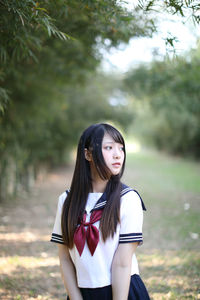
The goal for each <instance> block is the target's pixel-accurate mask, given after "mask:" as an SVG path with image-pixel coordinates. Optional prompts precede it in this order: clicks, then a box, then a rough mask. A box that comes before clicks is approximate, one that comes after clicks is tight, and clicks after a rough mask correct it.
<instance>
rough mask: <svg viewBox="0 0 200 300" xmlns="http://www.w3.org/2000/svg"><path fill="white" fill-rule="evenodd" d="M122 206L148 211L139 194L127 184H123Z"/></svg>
mask: <svg viewBox="0 0 200 300" xmlns="http://www.w3.org/2000/svg"><path fill="white" fill-rule="evenodd" d="M121 205H122V207H123V206H129V207H130V208H142V209H143V210H146V207H145V205H144V202H143V200H142V197H141V196H140V194H139V192H138V191H137V190H135V189H133V188H131V187H129V186H127V185H125V184H122V190H121Z"/></svg>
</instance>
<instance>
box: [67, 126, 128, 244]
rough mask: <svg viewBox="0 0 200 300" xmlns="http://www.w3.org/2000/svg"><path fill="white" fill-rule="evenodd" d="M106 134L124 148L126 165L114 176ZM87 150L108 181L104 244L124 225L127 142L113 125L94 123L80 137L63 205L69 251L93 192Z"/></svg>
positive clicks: (102, 220)
mask: <svg viewBox="0 0 200 300" xmlns="http://www.w3.org/2000/svg"><path fill="white" fill-rule="evenodd" d="M105 133H107V134H109V135H110V136H111V137H112V138H113V140H114V141H115V142H117V143H120V144H122V145H123V149H124V162H123V166H122V168H121V171H120V173H119V174H118V175H112V176H110V170H109V169H108V167H107V166H106V164H105V161H104V158H103V154H102V140H103V137H104V134H105ZM85 149H88V150H89V151H91V153H92V158H93V161H94V164H95V167H96V169H97V172H98V174H99V176H100V177H101V178H102V179H103V180H108V183H107V185H106V189H105V192H106V196H107V202H106V205H105V207H104V210H103V214H102V217H101V220H100V230H101V233H102V237H103V240H104V241H105V240H106V239H107V238H108V237H109V236H113V235H114V233H115V231H116V227H117V224H118V223H119V222H120V216H119V211H120V192H121V182H120V178H121V176H122V174H123V172H124V167H125V160H126V152H125V143H124V139H123V137H122V135H121V133H120V132H119V131H118V130H117V129H116V128H114V127H113V126H111V125H109V124H104V123H100V124H94V125H91V126H90V127H88V128H87V129H86V130H85V131H84V132H83V134H82V136H81V138H80V141H79V144H78V150H77V158H76V164H75V170H74V175H73V178H72V183H71V187H70V192H69V193H68V196H67V198H66V200H65V202H64V204H63V210H62V219H61V226H62V235H63V240H64V243H65V244H66V245H67V246H68V247H69V248H72V247H73V245H74V242H73V237H74V232H75V230H76V227H77V225H78V223H79V219H80V217H82V216H83V213H84V209H85V205H86V201H87V197H88V193H89V192H90V191H92V178H91V172H90V164H89V162H88V160H87V159H85Z"/></svg>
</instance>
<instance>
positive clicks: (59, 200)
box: [58, 190, 69, 207]
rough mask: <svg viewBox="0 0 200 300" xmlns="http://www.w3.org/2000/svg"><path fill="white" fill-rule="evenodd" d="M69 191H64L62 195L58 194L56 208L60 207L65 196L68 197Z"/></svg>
mask: <svg viewBox="0 0 200 300" xmlns="http://www.w3.org/2000/svg"><path fill="white" fill-rule="evenodd" d="M68 192H69V190H66V191H65V192H63V193H62V194H60V196H59V198H58V206H59V207H62V206H63V203H64V202H65V200H66V198H67V195H68Z"/></svg>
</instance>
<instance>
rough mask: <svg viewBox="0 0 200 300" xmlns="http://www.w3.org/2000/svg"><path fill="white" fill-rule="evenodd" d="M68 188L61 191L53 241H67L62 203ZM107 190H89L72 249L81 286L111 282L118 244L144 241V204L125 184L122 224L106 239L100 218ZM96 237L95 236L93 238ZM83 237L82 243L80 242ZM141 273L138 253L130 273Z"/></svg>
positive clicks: (121, 207)
mask: <svg viewBox="0 0 200 300" xmlns="http://www.w3.org/2000/svg"><path fill="white" fill-rule="evenodd" d="M67 194H68V191H66V192H65V193H63V194H61V195H60V197H59V201H58V207H57V213H56V219H55V223H54V227H53V232H52V236H51V241H52V242H55V243H60V244H64V242H63V238H62V230H61V214H62V206H63V203H64V201H65V199H66V197H67ZM106 202H107V200H106V193H105V192H104V193H89V195H88V199H87V203H86V207H85V214H84V217H83V220H81V222H80V224H79V225H78V226H77V230H76V231H77V234H76V238H74V242H75V244H74V246H73V248H72V249H69V252H70V256H71V259H72V261H73V263H74V266H75V269H76V275H77V282H78V286H79V287H81V288H98V287H103V286H107V285H110V284H111V266H112V260H113V257H114V254H115V251H116V249H117V247H118V245H119V243H132V242H139V245H141V244H142V243H143V236H142V224H143V210H146V208H145V205H144V203H143V201H142V198H141V197H140V195H139V193H138V192H137V191H136V190H133V189H132V188H130V187H128V186H126V185H124V184H123V185H122V191H121V206H120V223H119V224H118V225H117V229H116V232H115V234H114V236H113V237H109V238H107V239H106V241H105V242H104V241H103V239H102V236H101V232H99V225H100V217H101V212H102V210H103V208H104V207H105V205H106ZM90 236H92V237H93V239H91V238H90ZM80 240H81V242H80ZM133 274H139V269H138V263H137V259H136V256H135V254H134V255H133V257H132V267H131V275H133Z"/></svg>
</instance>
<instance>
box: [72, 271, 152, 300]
mask: <svg viewBox="0 0 200 300" xmlns="http://www.w3.org/2000/svg"><path fill="white" fill-rule="evenodd" d="M80 290H81V294H82V296H83V300H112V287H111V285H108V286H105V287H102V288H95V289H89V288H80ZM67 300H70V298H69V297H67ZM127 300H150V297H149V294H148V292H147V289H146V287H145V285H144V283H143V281H142V279H141V278H140V276H139V275H137V274H134V275H132V276H131V282H130V288H129V295H128V299H127Z"/></svg>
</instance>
